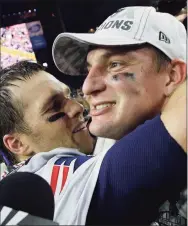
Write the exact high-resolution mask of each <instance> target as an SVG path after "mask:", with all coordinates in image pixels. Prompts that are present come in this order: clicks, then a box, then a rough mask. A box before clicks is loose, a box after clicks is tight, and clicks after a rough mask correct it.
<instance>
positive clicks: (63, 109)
mask: <svg viewBox="0 0 188 226" xmlns="http://www.w3.org/2000/svg"><path fill="white" fill-rule="evenodd" d="M14 85H16V86H12V87H10V90H11V91H12V93H14V98H15V99H16V100H18V102H20V103H22V109H24V121H25V123H26V124H27V125H28V127H29V128H30V131H31V132H30V134H24V133H21V134H20V139H21V141H22V142H23V143H24V144H27V146H28V150H30V152H31V151H32V152H34V153H37V152H47V151H50V150H52V149H55V148H58V147H67V148H78V149H79V150H80V151H82V152H84V153H90V152H91V151H92V149H93V144H94V143H93V138H92V137H91V136H90V135H89V132H88V130H87V128H86V126H85V124H86V123H85V122H84V118H83V116H82V113H83V108H82V106H81V105H80V104H78V103H77V102H75V101H73V100H71V99H69V97H68V96H69V92H70V91H69V88H68V87H67V86H66V85H65V84H63V83H61V82H59V81H58V80H57V79H55V78H54V77H53V76H52V75H50V74H48V73H47V72H44V71H40V72H38V73H37V74H36V75H33V76H31V78H30V79H27V80H26V81H25V82H24V81H18V80H17V81H14Z"/></svg>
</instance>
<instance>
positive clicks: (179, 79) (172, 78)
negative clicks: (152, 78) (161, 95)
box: [165, 59, 186, 96]
mask: <svg viewBox="0 0 188 226" xmlns="http://www.w3.org/2000/svg"><path fill="white" fill-rule="evenodd" d="M185 79H186V64H185V62H183V61H180V60H176V59H175V60H172V61H171V68H170V72H169V76H168V80H167V82H166V89H165V94H166V96H170V95H171V94H172V93H173V92H174V90H175V89H176V88H177V87H178V86H179V85H180V84H181V83H183V82H184V81H185Z"/></svg>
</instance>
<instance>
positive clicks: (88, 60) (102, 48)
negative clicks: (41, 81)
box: [53, 7, 186, 224]
mask: <svg viewBox="0 0 188 226" xmlns="http://www.w3.org/2000/svg"><path fill="white" fill-rule="evenodd" d="M53 59H54V62H55V64H56V66H57V68H58V69H59V70H60V71H61V72H63V73H65V74H69V75H74V76H76V75H87V77H86V79H85V82H84V85H83V92H84V94H85V96H86V98H87V100H88V102H89V104H90V108H91V111H90V115H91V116H92V122H91V123H90V126H89V129H90V132H91V133H93V134H94V135H96V136H100V137H106V138H111V139H115V140H119V139H121V138H122V137H124V135H127V134H129V133H130V132H131V131H133V130H134V129H135V128H136V127H138V126H139V125H140V124H143V123H145V121H146V120H148V119H151V118H154V117H155V116H157V115H158V114H160V113H161V111H162V109H163V107H164V105H165V103H166V102H167V101H168V99H169V97H170V96H171V95H172V93H173V92H174V91H175V90H176V89H177V88H178V87H179V85H180V84H181V83H183V82H184V81H185V80H186V30H185V28H184V26H183V24H181V22H179V21H178V20H177V19H176V18H175V17H173V16H171V15H169V14H166V13H159V12H156V10H155V9H154V8H153V7H127V8H122V9H120V10H118V11H117V12H116V13H114V14H113V15H111V16H109V17H108V18H107V19H106V20H105V21H104V22H103V23H102V24H101V25H100V26H99V27H98V29H97V31H96V32H95V33H94V34H75V33H62V34H60V35H59V36H58V37H57V38H56V40H55V41H54V45H53ZM173 123H174V122H172V124H173ZM156 132H157V131H153V133H156ZM153 135H154V134H153ZM155 135H156V134H155ZM147 139H151V137H150V138H149V137H145V140H147ZM145 140H144V139H143V143H144V142H145ZM135 142H136V141H135ZM140 145H143V144H142V143H140ZM156 145H157V143H156ZM109 155H110V154H109ZM117 155H119V153H117ZM162 157H164V156H162ZM136 158H140V157H139V156H138V153H137V154H136V153H135V159H136ZM106 161H107V160H106ZM140 161H142V160H141V158H140ZM125 164H128V163H125ZM140 164H141V165H142V163H140ZM147 164H148V165H147ZM156 164H158V163H156ZM141 165H135V170H136V171H137V170H138V168H139V167H140V166H141ZM142 167H144V166H142ZM145 167H146V168H147V167H149V162H148V163H146V165H145ZM159 167H160V166H159ZM140 170H142V168H140ZM119 173H122V178H123V175H124V173H125V172H123V171H119ZM103 176H104V178H103V179H104V180H105V179H107V178H108V176H109V177H110V175H103ZM116 176H117V177H118V176H119V175H116ZM135 176H136V175H135ZM158 176H159V177H163V173H162V172H161V175H158ZM141 181H142V180H141ZM142 183H144V182H143V181H142ZM147 183H148V182H147ZM165 183H166V182H165V181H164V186H165ZM151 184H152V178H151ZM105 186H106V187H105ZM105 186H104V189H103V190H101V191H100V197H101V200H100V201H99V200H98V199H96V198H95V194H96V193H97V189H98V188H99V187H100V185H99V184H97V187H96V191H95V193H94V196H93V198H92V202H91V203H92V205H91V206H90V209H89V213H88V219H90V217H91V216H92V220H94V223H96V224H97V223H102V222H104V223H106V222H108V223H109V222H111V223H112V224H113V223H115V221H117V222H120V223H125V222H126V223H127V222H128V223H130V224H131V223H132V222H133V221H132V222H131V221H129V220H128V219H129V217H128V216H127V214H126V212H127V213H128V212H129V213H130V212H131V210H132V213H133V212H134V210H135V217H137V216H139V217H140V224H141V221H142V220H141V216H144V212H142V211H141V208H139V207H141V206H142V204H141V203H142V202H145V204H146V203H147V204H148V203H149V202H148V197H147V200H144V195H145V194H146V193H147V192H146V190H145V189H144V188H143V193H142V194H143V197H142V198H141V197H140V196H139V195H138V196H137V195H136V196H135V200H138V206H139V207H138V206H134V205H131V204H130V203H134V201H133V200H132V202H130V203H129V205H128V206H127V208H128V209H126V208H125V206H124V210H125V215H126V216H125V218H126V219H127V221H126V219H125V221H123V220H122V219H120V218H118V217H119V216H120V215H121V211H122V206H123V205H124V204H123V203H122V202H121V201H122V200H121V195H120V196H119V204H115V203H114V208H112V206H111V205H109V204H108V200H109V203H110V195H109V194H112V193H113V192H112V193H110V192H109V190H110V188H108V189H107V187H108V186H111V184H110V183H109V184H108V183H105ZM152 186H153V192H154V193H155V191H156V190H155V189H157V190H158V191H159V193H160V189H161V188H160V187H158V188H157V186H158V185H152ZM117 187H118V185H117ZM125 188H126V186H125V187H122V189H125ZM129 188H130V187H129ZM134 189H136V185H135V184H133V185H132V192H133V193H134ZM112 190H113V189H112ZM105 192H106V194H105ZM145 192H146V193H145ZM150 192H151V191H150ZM154 193H153V194H154ZM169 193H171V191H169ZM129 195H130V194H129ZM171 195H172V197H173V195H174V193H173V194H172V193H171ZM171 195H170V194H169V197H166V198H170V196H171ZM122 197H123V191H122ZM150 198H151V202H150V204H151V203H153V202H152V201H154V199H153V196H152V192H151V197H150ZM158 198H159V197H158ZM105 199H106V200H105ZM130 199H131V196H130ZM152 199H153V200H152ZM112 200H113V199H112ZM127 200H129V197H127ZM105 201H106V202H105ZM155 201H156V200H155ZM155 201H154V202H155ZM101 203H103V206H101V207H99V205H101ZM104 203H105V205H104ZM147 204H146V205H147ZM152 205H155V203H153V204H152ZM94 207H95V208H94ZM96 207H98V211H96ZM104 208H106V211H104ZM138 209H139V211H140V212H137V210H138ZM146 209H147V208H146ZM146 209H143V211H145V210H146ZM115 210H117V212H118V211H119V213H118V214H117V213H116V212H115ZM113 211H114V215H113V214H112V213H113ZM148 211H149V209H148ZM104 214H106V216H108V218H109V219H108V220H106V218H105V220H104V221H102V215H104ZM116 216H117V219H116ZM129 216H131V215H129ZM104 217H105V216H104ZM121 217H122V215H121ZM149 217H151V213H150V216H148V218H149ZM99 219H100V220H99ZM135 222H137V223H138V224H139V219H138V221H136V220H135Z"/></svg>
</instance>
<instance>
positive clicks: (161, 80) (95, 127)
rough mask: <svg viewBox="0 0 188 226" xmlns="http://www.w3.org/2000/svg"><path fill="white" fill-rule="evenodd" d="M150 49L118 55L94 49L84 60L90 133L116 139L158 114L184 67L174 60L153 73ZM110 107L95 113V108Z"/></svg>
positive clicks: (181, 78)
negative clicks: (100, 106) (85, 63)
mask: <svg viewBox="0 0 188 226" xmlns="http://www.w3.org/2000/svg"><path fill="white" fill-rule="evenodd" d="M155 62H156V55H155V52H154V50H153V49H151V48H142V49H138V50H134V51H127V52H123V53H118V52H117V51H115V50H114V49H112V48H96V49H94V50H91V51H90V52H89V53H88V56H87V63H88V76H87V77H86V79H85V82H84V85H83V93H84V95H85V97H86V99H87V101H88V102H89V104H90V108H91V112H90V114H91V116H92V122H91V123H90V126H89V129H90V132H91V133H92V134H94V135H96V136H101V137H107V138H111V139H116V140H118V139H120V138H122V137H123V136H124V135H126V134H127V133H129V132H131V131H132V130H134V129H135V128H136V127H137V126H138V125H140V124H142V123H144V121H145V120H147V119H151V118H153V117H154V116H155V115H157V114H159V113H160V112H161V109H162V107H163V105H164V103H165V100H166V98H167V97H169V96H170V94H171V93H172V92H173V91H174V90H175V89H176V87H177V86H178V83H180V82H181V81H182V80H183V79H185V70H184V67H185V64H181V63H180V62H179V61H178V60H174V61H172V62H171V64H169V65H168V66H166V67H165V68H161V69H160V70H157V67H156V63H155ZM103 103H111V104H113V105H111V106H108V107H106V108H103V109H100V110H97V109H95V108H96V105H98V104H103Z"/></svg>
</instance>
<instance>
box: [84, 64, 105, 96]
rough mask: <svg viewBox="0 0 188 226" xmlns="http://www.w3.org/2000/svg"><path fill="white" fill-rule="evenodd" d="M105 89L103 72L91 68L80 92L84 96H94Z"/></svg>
mask: <svg viewBox="0 0 188 226" xmlns="http://www.w3.org/2000/svg"><path fill="white" fill-rule="evenodd" d="M104 89H105V83H104V72H103V70H102V69H100V68H98V67H92V68H91V69H90V71H89V73H88V75H87V77H86V79H85V81H84V84H83V87H82V91H83V93H84V95H85V96H87V95H94V94H96V93H98V92H101V91H103V90H104Z"/></svg>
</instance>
